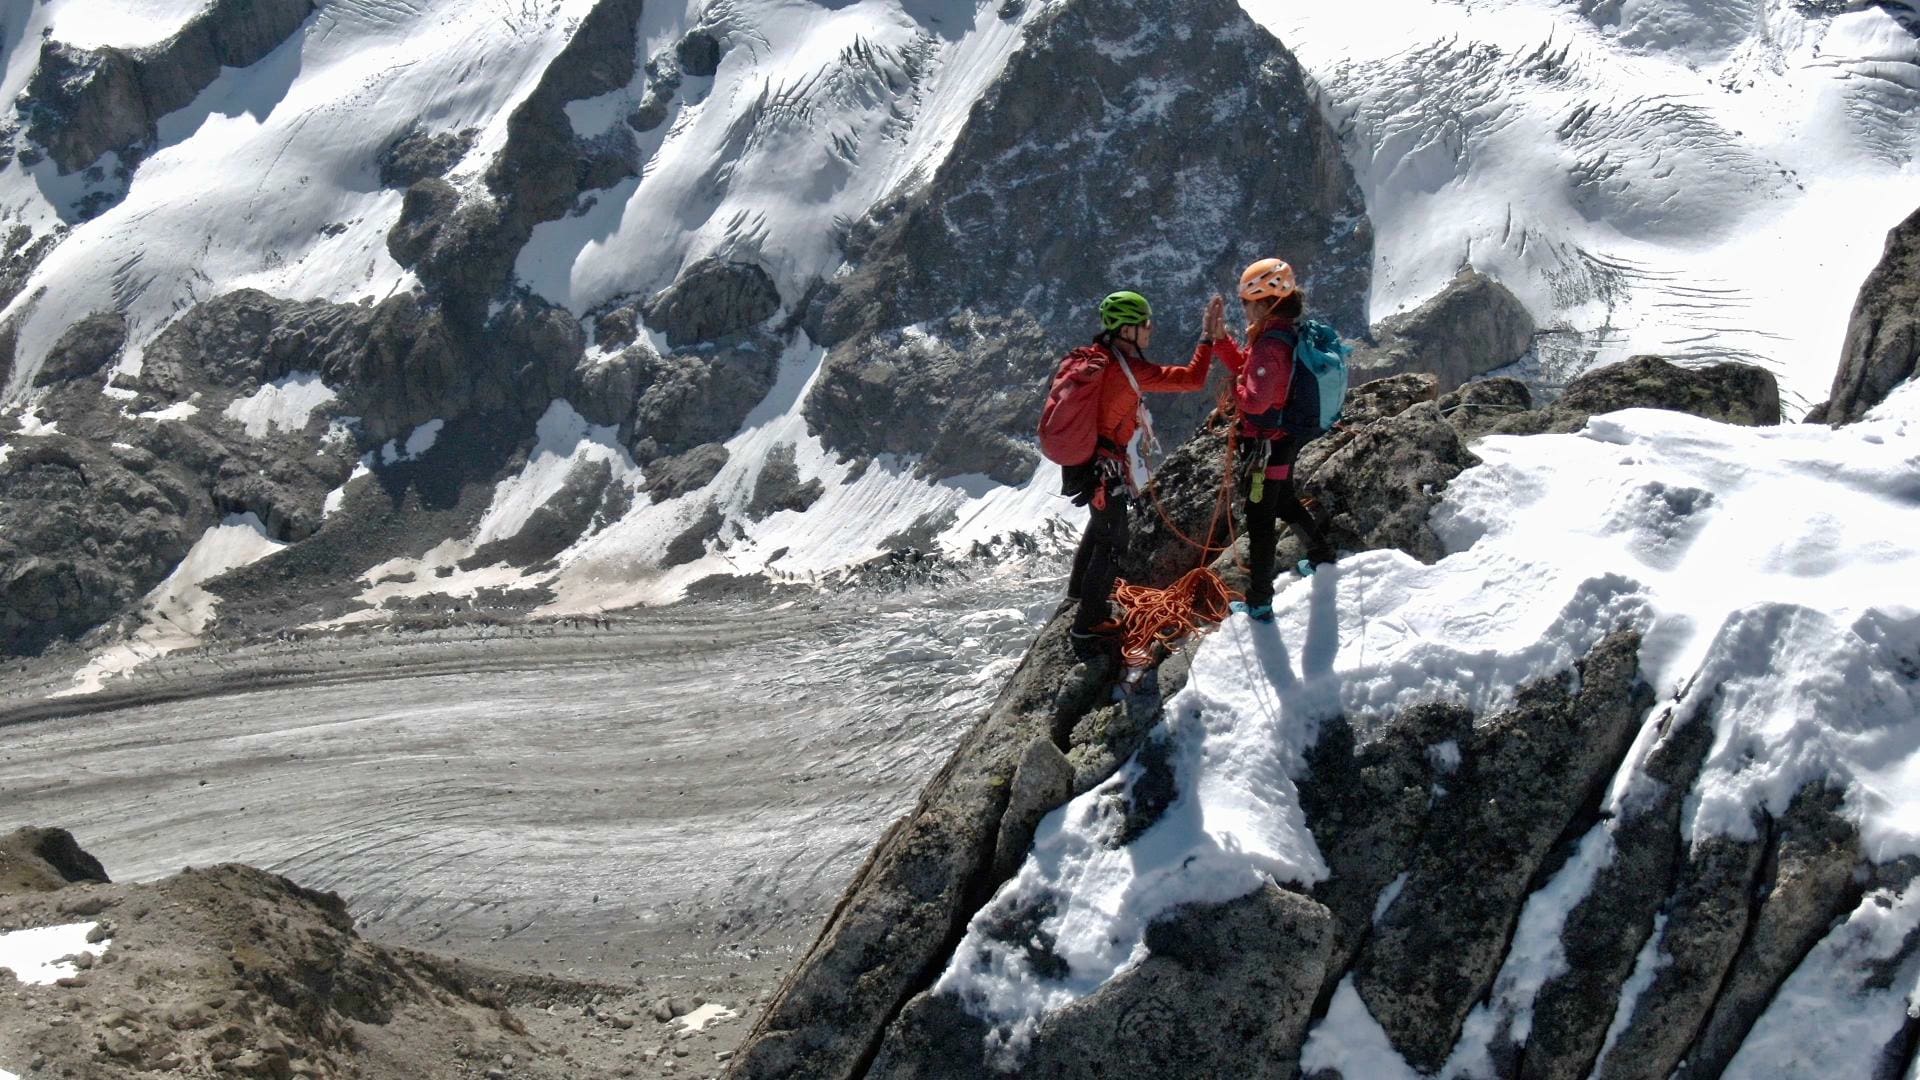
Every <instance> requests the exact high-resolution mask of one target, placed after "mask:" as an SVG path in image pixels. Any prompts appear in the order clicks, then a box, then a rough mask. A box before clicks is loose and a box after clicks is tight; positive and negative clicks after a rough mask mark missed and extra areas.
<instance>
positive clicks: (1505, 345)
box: [1348, 269, 1534, 393]
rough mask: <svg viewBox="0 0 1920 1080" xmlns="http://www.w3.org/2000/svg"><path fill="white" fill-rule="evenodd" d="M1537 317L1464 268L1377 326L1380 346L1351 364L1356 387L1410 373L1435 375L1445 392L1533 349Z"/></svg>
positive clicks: (1357, 353) (1493, 283)
mask: <svg viewBox="0 0 1920 1080" xmlns="http://www.w3.org/2000/svg"><path fill="white" fill-rule="evenodd" d="M1533 332H1534V322H1533V316H1532V315H1531V314H1529V313H1528V312H1527V309H1526V306H1525V305H1524V304H1522V303H1521V302H1520V298H1519V297H1517V296H1515V295H1513V293H1511V292H1509V291H1508V290H1507V287H1506V286H1504V285H1502V284H1500V283H1499V282H1497V281H1495V280H1493V279H1492V278H1490V277H1487V276H1486V275H1485V274H1482V273H1479V272H1478V271H1475V270H1472V269H1463V270H1461V271H1460V273H1459V275H1458V276H1456V277H1455V278H1454V279H1453V280H1452V281H1451V282H1448V283H1447V286H1446V288H1444V289H1441V290H1440V292H1439V293H1438V294H1437V295H1436V296H1434V297H1433V298H1432V299H1431V300H1428V301H1427V302H1426V303H1424V304H1421V305H1420V306H1419V307H1417V308H1414V309H1413V310H1412V311H1408V312H1403V313H1402V314H1399V315H1394V316H1390V317H1389V318H1386V319H1383V320H1381V322H1380V323H1379V325H1377V326H1375V327H1374V330H1373V333H1374V338H1375V340H1376V341H1377V342H1378V344H1376V345H1374V346H1372V347H1363V348H1360V349H1357V350H1355V352H1354V354H1353V355H1352V356H1351V357H1350V358H1349V359H1348V363H1349V364H1350V365H1351V367H1352V372H1353V380H1354V381H1355V382H1363V381H1369V380H1373V379H1382V378H1386V377H1387V376H1389V375H1399V374H1403V373H1407V372H1417V373H1421V374H1427V375H1432V376H1434V377H1435V378H1436V379H1437V380H1438V381H1439V386H1440V390H1441V392H1442V393H1447V392H1450V391H1452V390H1454V389H1455V388H1457V387H1459V386H1460V385H1462V384H1463V383H1466V382H1468V381H1469V380H1471V379H1473V378H1476V377H1477V376H1480V375H1485V374H1486V373H1487V372H1489V371H1493V370H1495V369H1497V368H1503V367H1506V366H1507V365H1509V364H1511V363H1513V362H1515V361H1516V360H1519V359H1520V358H1521V357H1523V356H1525V355H1526V353H1527V351H1528V350H1529V349H1532V348H1533Z"/></svg>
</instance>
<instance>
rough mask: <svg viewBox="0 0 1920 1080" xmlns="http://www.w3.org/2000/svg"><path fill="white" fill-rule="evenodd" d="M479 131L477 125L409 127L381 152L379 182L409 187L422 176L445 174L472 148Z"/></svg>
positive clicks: (429, 176)
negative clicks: (432, 128) (430, 128)
mask: <svg viewBox="0 0 1920 1080" xmlns="http://www.w3.org/2000/svg"><path fill="white" fill-rule="evenodd" d="M479 134H480V132H479V130H478V129H476V128H468V129H466V130H465V131H439V132H433V131H427V130H424V129H422V128H418V127H413V128H408V129H407V131H406V133H405V134H403V135H401V136H400V137H399V138H397V139H395V140H394V141H393V142H392V143H391V144H389V145H388V146H387V148H386V149H385V150H382V151H381V152H380V157H379V159H378V160H377V161H376V164H377V165H378V166H379V168H380V186H381V187H390V188H400V189H402V190H404V189H406V188H410V187H412V186H413V185H415V184H417V183H419V182H420V181H422V180H429V179H434V178H437V177H441V176H445V175H446V174H447V172H448V171H449V170H451V169H452V168H453V167H454V166H455V165H457V164H459V162H460V159H461V158H463V157H466V156H467V151H468V150H471V149H473V141H474V138H475V137H476V136H478V135H479Z"/></svg>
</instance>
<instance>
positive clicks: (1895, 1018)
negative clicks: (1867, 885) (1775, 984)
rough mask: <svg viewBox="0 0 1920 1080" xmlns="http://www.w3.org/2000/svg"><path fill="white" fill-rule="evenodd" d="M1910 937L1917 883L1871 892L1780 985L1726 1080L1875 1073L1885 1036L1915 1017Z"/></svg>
mask: <svg viewBox="0 0 1920 1080" xmlns="http://www.w3.org/2000/svg"><path fill="white" fill-rule="evenodd" d="M1916 935H1920V882H1915V883H1909V884H1908V885H1907V886H1906V887H1905V888H1904V889H1900V890H1897V891H1896V890H1891V889H1878V890H1875V891H1873V892H1871V893H1869V894H1868V895H1867V896H1866V897H1865V898H1864V899H1862V900H1861V901H1860V906H1859V907H1857V908H1855V909H1854V911H1853V912H1852V914H1850V915H1849V916H1848V917H1847V918H1846V919H1845V920H1844V921H1843V922H1842V923H1841V924H1840V925H1839V926H1836V927H1835V928H1834V929H1833V931H1832V932H1831V933H1829V934H1828V935H1827V936H1826V937H1825V938H1823V939H1822V940H1821V941H1820V943H1819V944H1818V945H1816V946H1814V949H1813V952H1812V953H1810V954H1808V956H1807V958H1806V960H1805V961H1804V962H1802V963H1801V965H1800V966H1799V967H1798V968H1797V969H1795V971H1794V973H1793V974H1792V975H1791V976H1790V977H1789V978H1788V979H1787V981H1786V983H1785V985H1783V986H1782V987H1781V988H1780V992H1779V993H1778V994H1776V995H1775V996H1774V999H1773V1001H1772V1002H1771V1003H1770V1004H1769V1005H1768V1006H1767V1011H1766V1012H1765V1013H1763V1014H1762V1015H1761V1017H1760V1019H1759V1021H1758V1022H1757V1023H1755V1024H1754V1027H1753V1031H1752V1032H1751V1033H1749V1034H1748V1036H1747V1040H1746V1042H1744V1043H1742V1044H1741V1046H1740V1052H1739V1053H1738V1054H1736V1055H1735V1056H1734V1059H1733V1061H1731V1062H1730V1063H1728V1065H1727V1071H1726V1073H1725V1076H1726V1080H1767V1078H1770V1077H1777V1076H1870V1075H1875V1074H1876V1073H1875V1070H1876V1068H1883V1067H1884V1064H1885V1060H1884V1058H1883V1057H1882V1054H1883V1053H1884V1050H1885V1046H1886V1040H1887V1037H1888V1035H1889V1034H1891V1033H1894V1032H1898V1031H1900V1030H1901V1028H1902V1027H1903V1026H1904V1025H1905V1024H1906V1023H1908V1022H1909V1018H1910V1017H1913V1016H1915V1015H1920V952H1917V951H1915V950H1914V949H1913V948H1912V947H1911V944H1910V943H1911V942H1912V941H1913V940H1915V936H1916ZM1875 972H1878V973H1879V974H1880V978H1877V979H1875V978H1871V975H1872V973H1875Z"/></svg>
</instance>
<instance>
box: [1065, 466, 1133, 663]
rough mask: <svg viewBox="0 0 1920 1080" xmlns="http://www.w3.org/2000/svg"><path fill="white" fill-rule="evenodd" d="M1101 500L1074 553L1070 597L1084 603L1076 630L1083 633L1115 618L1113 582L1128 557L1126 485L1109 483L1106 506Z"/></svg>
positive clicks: (1092, 512) (1069, 580)
mask: <svg viewBox="0 0 1920 1080" xmlns="http://www.w3.org/2000/svg"><path fill="white" fill-rule="evenodd" d="M1099 501H1100V500H1095V505H1094V506H1092V508H1091V513H1090V514H1089V516H1088V518H1087V532H1086V535H1084V536H1082V537H1081V538H1080V548H1079V550H1077V551H1075V552H1074V553H1073V576H1072V577H1070V578H1068V579H1067V596H1069V597H1072V598H1077V599H1078V600H1079V601H1080V610H1079V611H1078V612H1076V613H1075V614H1074V617H1073V629H1074V630H1075V631H1076V632H1078V633H1082V634H1085V633H1089V632H1091V631H1092V630H1093V628H1094V627H1096V626H1098V625H1100V624H1101V623H1103V622H1106V621H1108V620H1109V619H1111V618H1113V581H1114V578H1115V577H1116V576H1117V575H1118V574H1119V573H1120V561H1121V560H1122V559H1125V558H1126V557H1127V486H1126V484H1125V483H1124V482H1121V483H1110V484H1108V485H1107V497H1106V499H1105V500H1104V501H1105V503H1106V505H1104V506H1101V505H1098V503H1099Z"/></svg>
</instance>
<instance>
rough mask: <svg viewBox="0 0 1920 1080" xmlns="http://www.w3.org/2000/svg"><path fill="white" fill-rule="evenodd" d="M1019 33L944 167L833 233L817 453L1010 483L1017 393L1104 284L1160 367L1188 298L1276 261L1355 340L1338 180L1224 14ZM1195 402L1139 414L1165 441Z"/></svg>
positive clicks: (1236, 19)
mask: <svg viewBox="0 0 1920 1080" xmlns="http://www.w3.org/2000/svg"><path fill="white" fill-rule="evenodd" d="M1026 33H1027V36H1026V38H1025V40H1024V41H1023V42H1022V44H1021V46H1020V48H1019V50H1018V51H1017V52H1016V53H1015V54H1014V56H1013V57H1012V58H1011V59H1010V60H1009V61H1008V64H1007V67H1006V70H1005V72H1004V73H1003V75H1002V76H1001V78H1000V79H999V80H998V81H997V82H996V84H995V85H994V87H993V88H992V89H990V90H989V91H987V93H986V94H985V95H984V96H983V97H982V98H981V100H980V101H979V103H978V104H976V105H975V107H974V109H973V112H972V114H971V116H970V117H969V119H968V122H967V124H966V126H965V128H964V129H963V130H962V132H961V133H960V135H959V137H958V139H957V140H956V142H955V145H954V149H953V152H952V153H951V155H950V156H949V157H948V158H947V160H946V161H945V162H943V163H942V164H941V166H940V167H939V169H938V170H937V171H936V172H935V174H934V175H933V177H932V178H931V179H930V180H929V182H928V183H927V184H926V185H925V186H924V187H922V188H920V189H918V190H917V191H915V192H913V193H911V194H910V195H908V196H906V197H904V198H903V199H901V200H900V201H899V202H897V203H895V204H893V205H889V206H886V207H883V208H882V209H880V210H878V211H876V212H875V214H874V215H873V216H872V217H871V218H870V219H869V220H868V221H866V222H864V223H863V224H861V225H860V226H858V227H857V228H856V229H855V231H854V234H853V236H852V238H851V239H850V241H849V245H848V247H849V252H848V254H849V260H850V262H851V264H852V265H853V267H854V269H853V272H852V273H851V274H850V275H848V276H846V277H844V278H839V279H836V280H834V281H832V282H830V283H828V284H827V285H825V286H824V287H823V288H822V290H821V292H820V294H819V295H818V296H817V297H816V299H815V302H814V303H813V304H812V306H811V307H810V309H809V314H808V324H809V325H808V329H809V331H810V333H811V334H812V336H813V338H814V340H815V341H818V342H820V343H822V344H825V345H828V346H830V347H831V352H830V354H829V356H828V358H827V360H826V362H825V366H824V368H823V370H822V373H821V376H820V379H819V380H818V382H817V383H816V386H815V390H814V392H813V394H812V395H811V397H810V398H809V400H808V402H807V406H806V409H807V419H808V422H809V424H810V425H811V426H812V427H813V429H814V430H815V431H816V432H818V433H819V434H820V435H821V437H822V438H823V439H824V440H825V442H826V443H827V445H828V447H829V448H830V449H833V450H835V451H836V452H839V453H841V454H843V455H846V456H848V457H865V456H870V455H872V454H875V453H881V452H900V451H904V452H909V453H923V454H926V455H927V457H926V459H925V461H926V463H925V466H924V468H925V469H926V471H927V472H928V474H929V475H933V476H942V477H944V476H952V475H956V474H959V473H963V472H985V473H986V474H987V475H989V476H991V477H993V478H995V479H996V480H1002V481H1006V482H1019V481H1021V480H1024V479H1025V478H1026V476H1027V475H1028V471H1029V470H1030V468H1031V466H1032V465H1033V464H1034V463H1035V462H1036V461H1037V460H1038V459H1037V455H1036V452H1035V450H1034V449H1033V446H1032V434H1033V428H1034V424H1035V421H1036V419H1037V407H1038V404H1039V397H1038V388H1039V387H1041V386H1043V385H1044V383H1045V380H1046V377H1047V375H1048V374H1049V373H1050V372H1051V371H1052V369H1053V365H1054V364H1055V362H1056V361H1057V360H1058V359H1059V356H1060V354H1061V353H1062V352H1064V351H1065V349H1066V348H1068V347H1070V346H1072V345H1075V344H1079V343H1082V342H1085V341H1086V340H1088V339H1089V338H1091V337H1092V336H1093V334H1094V333H1095V331H1097V330H1098V329H1099V326H1098V321H1097V316H1096V315H1095V307H1096V305H1097V304H1098V302H1099V300H1100V298H1101V297H1102V296H1104V295H1105V294H1106V293H1108V292H1110V291H1112V290H1114V289H1116V288H1123V287H1136V288H1139V289H1141V290H1143V291H1144V292H1145V293H1146V294H1147V295H1148V297H1149V299H1150V300H1152V302H1153V304H1154V307H1155V311H1156V313H1157V315H1158V321H1159V326H1160V330H1159V337H1158V339H1157V341H1156V344H1155V347H1154V351H1155V353H1156V355H1157V356H1158V357H1159V358H1160V359H1163V360H1167V361H1170V362H1174V363H1184V362H1186V360H1187V356H1188V351H1189V350H1190V348H1191V343H1192V341H1193V332H1194V331H1196V330H1197V329H1198V320H1199V317H1200V308H1201V305H1202V303H1203V302H1204V301H1205V300H1206V298H1207V296H1208V295H1209V294H1210V293H1212V292H1214V291H1216V290H1217V289H1221V288H1225V287H1226V286H1228V285H1230V284H1231V283H1232V282H1233V281H1235V280H1237V276H1238V274H1239V271H1240V269H1241V268H1242V267H1243V266H1245V265H1246V263H1248V262H1250V261H1252V260H1253V259H1255V258H1259V257H1262V256H1266V255H1270V254H1275V253H1279V254H1282V255H1284V256H1285V257H1287V258H1288V259H1289V260H1291V261H1293V262H1294V263H1295V264H1296V265H1297V266H1298V267H1299V268H1300V270H1301V272H1302V274H1303V275H1304V278H1305V281H1306V284H1307V288H1308V291H1309V293H1310V294H1311V297H1312V303H1313V306H1314V308H1315V310H1316V311H1318V312H1320V313H1322V315H1323V317H1326V318H1329V319H1331V320H1332V321H1333V322H1335V323H1336V324H1338V325H1340V326H1341V327H1343V328H1344V329H1345V330H1346V331H1347V332H1348V333H1357V332H1358V331H1359V330H1361V329H1362V328H1363V324H1364V303H1365V295H1366V292H1367V275H1368V273H1369V269H1370V265H1371V249H1372V240H1371V233H1370V231H1369V229H1368V226H1367V224H1366V216H1365V209H1364V206H1363V204H1362V202H1361V199H1360V194H1359V189H1358V187H1357V185H1356V184H1355V182H1354V180H1353V177H1352V174H1351V173H1350V171H1349V170H1348V168H1347V166H1346V163H1345V160H1344V159H1343V157H1342V156H1341V152H1340V148H1339V142H1338V139H1337V138H1336V137H1335V136H1334V135H1333V133H1332V132H1331V131H1330V130H1329V129H1328V128H1327V126H1326V124H1325V123H1324V121H1323V120H1322V119H1321V117H1320V113H1319V110H1318V108H1317V107H1316V106H1315V105H1314V103H1313V98H1312V95H1311V93H1310V92H1309V91H1308V88H1307V86H1306V83H1305V80H1304V78H1303V76H1302V74H1301V71H1300V68H1299V65H1298V64H1297V63H1296V62H1295V61H1294V59H1293V57H1292V56H1291V55H1290V54H1289V53H1288V52H1287V50H1286V49H1285V48H1284V47H1283V46H1282V45H1281V44H1280V43H1279V42H1278V41H1276V40H1275V39H1274V38H1273V37H1272V36H1271V35H1270V34H1268V33H1267V32H1266V31H1265V30H1263V29H1261V28H1260V27H1259V26H1258V25H1256V24H1255V23H1254V22H1253V21H1252V20H1251V19H1250V18H1249V17H1248V16H1247V15H1246V14H1245V12H1243V11H1242V10H1240V8H1239V7H1238V6H1237V5H1235V4H1231V3H1226V2H1224V0H1204V2H1201V3H1186V4H1174V3H1172V2H1170V0H1077V2H1074V3H1068V4H1061V5H1057V6H1056V7H1054V8H1052V9H1051V10H1049V11H1047V12H1045V13H1043V14H1041V15H1039V16H1037V17H1036V20H1035V21H1034V22H1033V23H1032V24H1031V25H1030V26H1029V28H1028V30H1027V32H1026ZM1143 33H1144V34H1147V35H1149V36H1150V37H1151V39H1152V41H1153V45H1152V47H1151V48H1146V47H1145V46H1143V45H1141V44H1140V41H1141V35H1142V34H1143ZM1251 147H1258V152H1257V153H1254V152H1250V150H1249V148H1251ZM1122 223H1124V224H1122ZM1249 229H1251V230H1252V232H1251V234H1249ZM1242 237H1244V238H1245V239H1243V240H1235V239H1234V238H1242ZM909 328H911V330H910V329H909ZM929 365H931V368H930V366H929ZM1209 406H1210V400H1209V399H1208V397H1207V396H1206V395H1201V394H1195V395H1190V396H1189V397H1188V398H1187V399H1185V400H1176V399H1167V398H1163V399H1159V400H1157V401H1156V402H1155V407H1156V411H1157V412H1158V413H1159V414H1160V415H1161V416H1162V417H1163V421H1164V422H1163V424H1162V430H1163V433H1164V434H1165V435H1166V437H1167V439H1168V442H1169V444H1177V443H1178V442H1181V441H1184V438H1185V436H1186V435H1187V433H1188V432H1189V431H1190V430H1191V427H1192V425H1193V423H1194V422H1195V421H1196V420H1197V419H1198V418H1199V417H1200V416H1201V415H1202V414H1204V412H1205V411H1206V409H1207V408H1208V407H1209ZM903 415H910V416H913V417H914V418H915V419H914V421H913V422H912V423H909V424H902V423H900V422H899V421H898V420H897V419H895V418H897V417H899V416H903ZM956 458H959V459H961V460H956Z"/></svg>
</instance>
